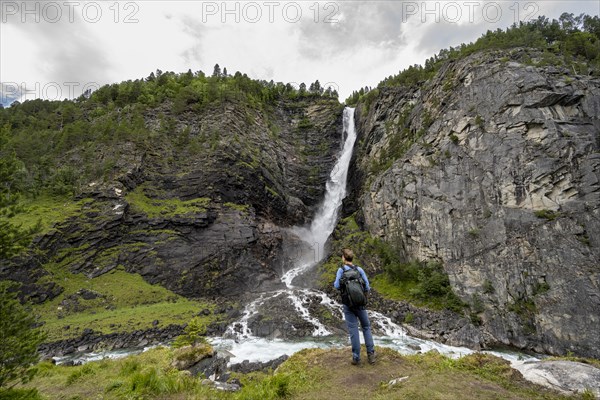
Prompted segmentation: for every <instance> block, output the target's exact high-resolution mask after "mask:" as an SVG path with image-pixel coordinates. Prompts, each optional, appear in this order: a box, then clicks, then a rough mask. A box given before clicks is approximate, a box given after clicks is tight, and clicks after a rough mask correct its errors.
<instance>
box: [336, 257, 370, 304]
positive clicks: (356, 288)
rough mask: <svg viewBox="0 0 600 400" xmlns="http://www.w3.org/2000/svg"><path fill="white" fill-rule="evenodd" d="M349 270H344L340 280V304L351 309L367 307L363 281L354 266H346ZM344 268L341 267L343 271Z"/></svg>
mask: <svg viewBox="0 0 600 400" xmlns="http://www.w3.org/2000/svg"><path fill="white" fill-rule="evenodd" d="M347 267H349V269H346V270H344V272H343V273H342V278H341V279H340V290H341V292H342V303H344V304H345V305H347V306H348V307H351V308H358V307H363V306H366V305H367V295H366V294H365V281H364V280H363V278H362V275H361V274H360V272H359V271H358V268H356V266H354V265H347ZM343 268H344V267H342V269H343Z"/></svg>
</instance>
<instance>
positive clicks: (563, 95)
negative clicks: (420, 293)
mask: <svg viewBox="0 0 600 400" xmlns="http://www.w3.org/2000/svg"><path fill="white" fill-rule="evenodd" d="M527 54H529V53H528V52H527V51H524V50H519V49H517V50H513V51H511V52H488V53H478V54H473V55H471V56H469V57H467V58H465V59H462V60H459V61H453V62H449V63H448V64H446V66H445V67H443V68H442V69H441V70H440V71H439V72H438V73H437V75H436V76H435V77H434V78H433V79H432V80H430V81H428V82H427V83H426V84H425V85H422V86H421V87H420V88H412V89H404V88H382V89H380V92H379V93H378V94H377V95H376V96H374V99H373V100H372V101H371V102H370V103H365V102H363V103H361V104H359V106H358V109H357V126H358V129H359V144H358V147H357V149H356V154H355V157H354V161H353V163H354V164H353V171H352V174H351V180H352V182H351V184H352V191H353V198H352V199H351V200H350V201H349V202H348V203H347V207H350V208H354V209H358V210H359V214H360V218H359V220H361V221H362V222H363V224H364V227H365V228H366V229H367V230H368V231H369V232H370V233H371V234H373V235H375V236H377V237H380V238H382V239H383V240H385V241H386V242H388V243H390V244H392V245H393V246H395V248H396V249H397V251H398V252H399V253H401V254H402V255H403V256H404V257H405V258H406V259H407V260H409V259H420V260H429V259H434V260H437V261H441V262H442V263H443V265H444V269H445V271H446V272H447V273H448V274H449V277H450V281H451V285H452V287H453V289H454V291H455V292H456V293H457V294H458V295H459V296H460V298H461V299H462V300H463V301H465V302H467V303H468V304H470V306H471V312H472V313H476V314H477V315H478V316H479V318H480V319H481V326H480V327H479V330H480V332H477V333H474V332H471V333H469V334H470V335H471V336H473V335H474V337H475V336H477V339H476V341H477V342H480V339H481V338H480V337H479V335H483V338H484V341H485V344H486V345H488V346H492V345H498V344H502V345H510V346H515V347H518V348H521V349H527V350H533V351H537V352H543V353H551V354H565V353H566V352H572V353H574V354H578V355H582V356H587V357H600V336H599V335H598V332H600V218H599V217H600V154H599V148H600V79H598V78H595V77H591V76H575V75H573V74H572V72H571V71H569V69H567V68H562V67H535V66H532V65H525V64H524V63H522V62H521V60H522V58H524V57H523V56H524V55H527ZM532 57H533V59H534V62H535V54H533V55H532ZM389 154H394V155H395V157H394V159H393V160H390V157H389ZM388 161H389V163H388V164H385V163H386V162H388ZM463 333H464V334H466V333H468V332H463Z"/></svg>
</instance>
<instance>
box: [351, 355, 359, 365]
mask: <svg viewBox="0 0 600 400" xmlns="http://www.w3.org/2000/svg"><path fill="white" fill-rule="evenodd" d="M358 364H360V359H359V358H354V357H352V365H358Z"/></svg>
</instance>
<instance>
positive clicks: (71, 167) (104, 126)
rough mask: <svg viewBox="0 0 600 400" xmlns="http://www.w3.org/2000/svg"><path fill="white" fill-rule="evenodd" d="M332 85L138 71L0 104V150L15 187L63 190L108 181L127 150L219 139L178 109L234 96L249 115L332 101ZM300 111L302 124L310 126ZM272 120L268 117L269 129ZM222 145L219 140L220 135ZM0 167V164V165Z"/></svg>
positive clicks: (66, 193) (195, 148)
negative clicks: (132, 76)
mask: <svg viewBox="0 0 600 400" xmlns="http://www.w3.org/2000/svg"><path fill="white" fill-rule="evenodd" d="M337 96H338V95H337V92H335V91H334V90H332V89H331V87H328V88H324V87H322V86H321V85H320V83H319V82H318V80H317V81H316V82H314V83H312V84H311V85H310V89H308V90H307V89H306V85H305V84H303V85H301V88H295V87H294V86H292V85H291V84H284V83H281V82H273V81H270V82H267V81H264V80H254V79H251V78H249V77H248V76H247V75H246V74H242V73H240V72H236V73H235V74H234V75H230V74H228V73H226V72H220V71H218V70H215V71H214V72H213V75H212V76H207V75H206V74H205V73H204V72H202V71H196V72H192V71H191V70H189V71H187V72H185V73H179V74H177V73H174V72H163V71H160V70H157V71H156V72H155V73H151V74H150V75H149V76H148V77H147V78H145V79H136V80H134V81H131V80H129V81H125V82H121V83H115V84H111V85H105V86H102V87H101V88H99V89H97V90H96V91H94V92H93V93H92V92H87V93H85V94H84V95H82V96H81V97H79V98H78V99H75V100H64V101H46V100H40V99H36V100H27V101H24V102H23V103H19V102H18V101H15V102H13V103H12V104H11V105H10V107H7V108H0V137H1V138H2V139H0V156H1V157H0V158H2V159H4V158H6V157H8V156H9V155H10V156H11V157H12V156H14V161H15V162H14V163H12V165H13V166H14V168H12V169H11V171H10V175H11V176H12V179H13V180H14V185H13V186H14V189H18V192H22V193H26V194H27V195H29V196H33V197H35V196H37V195H40V194H49V195H52V196H63V197H70V196H72V195H76V194H79V193H81V191H82V189H83V188H84V185H87V184H89V183H90V182H96V183H100V182H103V181H108V180H110V179H112V178H114V176H115V175H116V174H118V173H119V172H121V171H120V169H122V167H123V164H124V163H125V164H126V163H128V162H129V161H131V162H133V161H134V160H132V159H131V157H132V150H133V151H134V152H138V153H139V152H144V151H147V152H148V154H149V155H150V156H155V155H156V151H155V150H156V149H157V148H160V149H161V152H162V153H164V154H170V156H166V157H163V158H162V159H161V160H160V162H164V163H165V164H169V163H172V162H173V160H174V157H175V154H178V155H181V153H182V152H186V153H191V154H196V155H197V154H198V153H204V152H206V151H214V150H215V149H216V147H217V146H218V145H220V144H221V141H220V139H221V138H220V137H219V132H218V131H217V130H215V129H214V125H213V124H210V125H209V126H208V127H207V130H206V131H201V132H194V133H192V131H191V127H190V126H189V125H188V124H186V123H185V118H184V117H182V115H183V114H190V113H198V112H204V111H206V112H207V113H208V114H213V113H219V112H220V111H221V109H222V107H223V106H224V105H225V104H236V105H237V106H238V108H239V109H240V110H242V111H244V112H246V115H247V116H248V117H247V119H246V122H247V123H248V124H252V123H254V118H253V117H250V116H251V115H256V114H257V113H262V114H263V115H268V114H269V113H270V112H271V111H272V109H273V108H274V107H275V106H276V105H278V104H279V103H280V102H282V101H289V102H301V101H304V100H307V101H310V102H318V101H323V102H335V103H337ZM311 124H312V123H311V122H310V120H308V119H307V118H304V119H303V120H302V124H301V125H300V126H299V128H301V129H306V128H309V127H310V126H311ZM277 129H278V128H277V127H276V126H274V125H272V130H273V132H274V134H277V132H276V131H277ZM223 145H224V143H223ZM0 170H2V168H0Z"/></svg>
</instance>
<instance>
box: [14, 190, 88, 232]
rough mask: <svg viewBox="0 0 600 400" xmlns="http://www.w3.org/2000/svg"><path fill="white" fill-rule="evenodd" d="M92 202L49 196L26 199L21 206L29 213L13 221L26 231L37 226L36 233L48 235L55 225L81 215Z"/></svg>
mask: <svg viewBox="0 0 600 400" xmlns="http://www.w3.org/2000/svg"><path fill="white" fill-rule="evenodd" d="M91 202H92V199H82V200H72V199H71V198H69V197H55V196H48V195H42V196H38V197H35V198H32V197H29V198H24V199H22V200H21V202H20V203H19V204H20V206H22V207H23V208H24V209H26V210H27V212H26V213H21V214H17V215H15V216H14V217H13V218H12V221H13V223H15V224H17V225H20V226H21V227H22V228H24V229H32V228H34V227H36V225H37V226H38V228H37V229H38V230H37V231H36V233H46V232H48V231H49V230H50V229H51V228H52V227H53V225H54V224H57V223H60V222H62V221H64V220H66V219H67V218H69V217H73V216H76V215H79V214H80V213H81V212H82V211H83V210H84V209H85V207H86V206H87V205H89V204H90V203H91Z"/></svg>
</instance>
